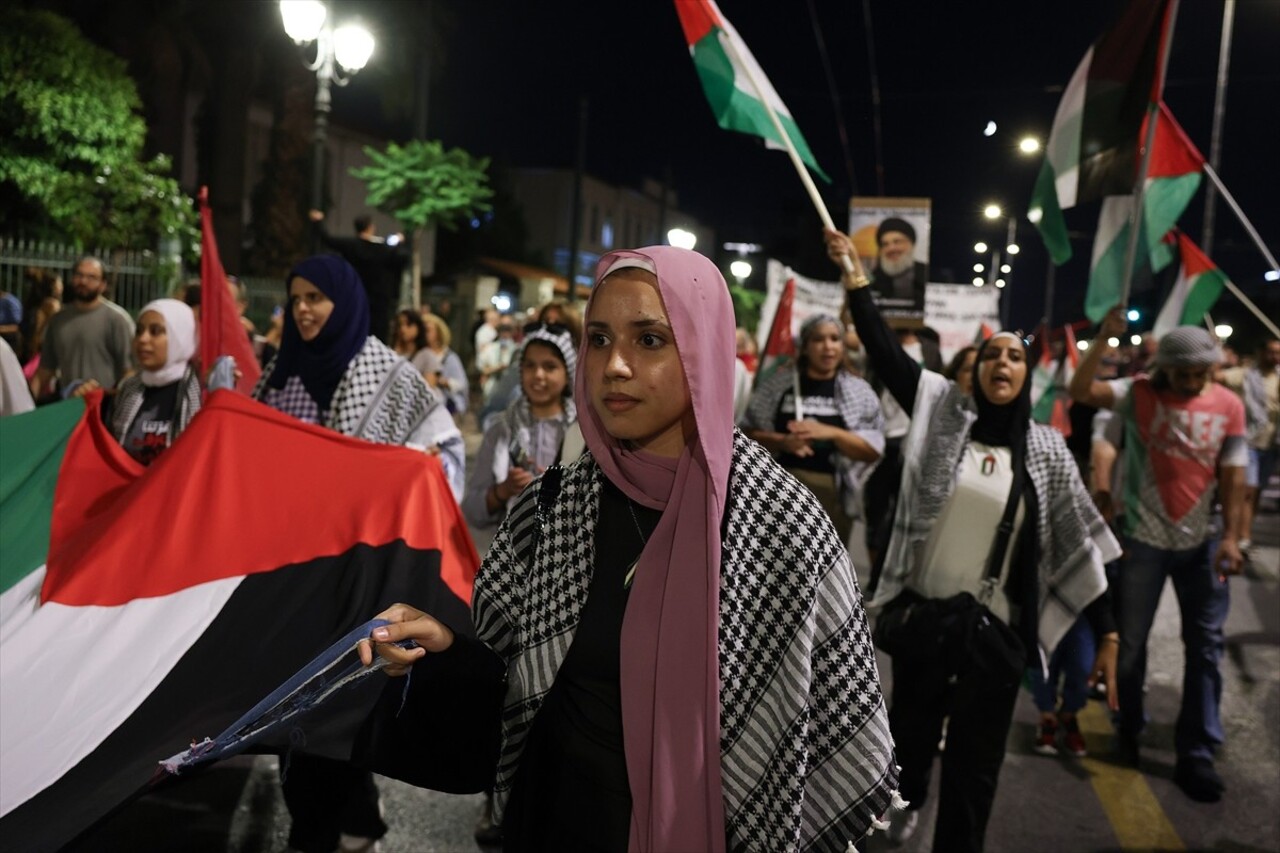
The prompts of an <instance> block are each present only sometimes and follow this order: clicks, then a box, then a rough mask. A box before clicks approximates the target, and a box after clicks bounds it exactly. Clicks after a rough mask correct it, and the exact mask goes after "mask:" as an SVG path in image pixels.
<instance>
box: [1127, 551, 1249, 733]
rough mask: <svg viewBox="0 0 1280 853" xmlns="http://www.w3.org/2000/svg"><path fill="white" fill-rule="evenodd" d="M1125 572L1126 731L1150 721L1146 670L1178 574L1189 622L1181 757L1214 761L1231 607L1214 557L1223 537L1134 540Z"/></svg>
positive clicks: (1177, 588)
mask: <svg viewBox="0 0 1280 853" xmlns="http://www.w3.org/2000/svg"><path fill="white" fill-rule="evenodd" d="M1125 550H1126V559H1125V562H1124V566H1123V567H1122V568H1121V570H1120V575H1119V581H1120V583H1119V601H1118V604H1119V610H1118V613H1117V618H1118V621H1119V623H1120V663H1119V688H1120V689H1119V692H1120V696H1119V698H1120V732H1121V734H1122V735H1125V736H1131V737H1136V736H1137V734H1138V733H1139V732H1141V731H1142V727H1143V724H1144V722H1145V720H1146V716H1145V712H1144V710H1143V705H1142V700H1143V696H1142V685H1143V682H1144V681H1145V680H1146V675H1147V636H1148V635H1149V634H1150V632H1151V623H1152V621H1153V620H1154V619H1155V614H1156V606H1157V605H1158V604H1159V603H1160V593H1161V591H1162V590H1163V589H1164V582H1165V578H1172V580H1173V590H1174V592H1175V593H1176V594H1177V596H1178V609H1179V611H1180V613H1181V619H1182V645H1183V649H1184V651H1185V653H1186V668H1185V670H1184V671H1183V676H1182V709H1181V711H1180V712H1179V713H1178V723H1177V728H1176V729H1175V733H1174V744H1175V747H1176V749H1177V752H1178V756H1179V757H1180V758H1184V757H1192V756H1195V757H1204V758H1212V757H1213V752H1214V748H1215V747H1217V746H1218V745H1219V744H1221V743H1222V718H1221V716H1220V715H1219V713H1218V706H1219V703H1220V702H1221V699H1222V673H1221V672H1220V671H1219V668H1218V667H1219V663H1220V661H1221V660H1222V651H1223V646H1224V641H1223V631H1222V627H1223V624H1224V623H1225V622H1226V620H1227V610H1228V608H1229V607H1230V604H1231V597H1230V591H1229V588H1228V586H1227V583H1226V581H1224V580H1220V579H1219V578H1218V572H1217V569H1216V568H1214V565H1213V558H1214V555H1215V554H1216V553H1217V551H1218V543H1217V540H1209V541H1206V542H1204V543H1203V544H1201V545H1198V546H1197V547H1195V548H1188V549H1186V550H1183V551H1168V550H1164V549H1161V548H1153V547H1152V546H1150V545H1147V544H1144V543H1142V542H1138V541H1137V540H1134V539H1128V540H1127V541H1126V542H1125Z"/></svg>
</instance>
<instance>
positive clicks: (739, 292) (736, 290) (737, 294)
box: [729, 284, 766, 333]
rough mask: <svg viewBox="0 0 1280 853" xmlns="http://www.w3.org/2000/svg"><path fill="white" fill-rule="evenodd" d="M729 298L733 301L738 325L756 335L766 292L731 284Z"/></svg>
mask: <svg viewBox="0 0 1280 853" xmlns="http://www.w3.org/2000/svg"><path fill="white" fill-rule="evenodd" d="M729 296H730V298H732V299H733V315H734V317H735V318H736V319H737V321H738V325H739V326H740V327H742V328H744V329H746V330H747V331H748V332H752V333H754V332H755V330H756V326H757V325H758V324H759V323H760V306H761V305H763V304H764V299H765V296H766V294H765V292H764V291H763V290H753V289H751V288H749V287H745V286H743V285H741V284H731V285H729Z"/></svg>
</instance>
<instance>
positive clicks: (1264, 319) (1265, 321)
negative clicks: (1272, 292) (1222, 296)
mask: <svg viewBox="0 0 1280 853" xmlns="http://www.w3.org/2000/svg"><path fill="white" fill-rule="evenodd" d="M1224 283H1225V284H1226V287H1227V290H1230V291H1231V292H1232V293H1233V294H1235V297H1236V299H1239V300H1240V302H1241V303H1242V304H1243V305H1244V307H1245V308H1248V309H1249V311H1250V312H1252V313H1253V316H1255V317H1257V318H1258V321H1259V322H1260V323H1262V325H1264V326H1266V327H1267V329H1269V330H1270V332H1271V334H1273V335H1275V336H1276V337H1277V338H1280V328H1276V324H1275V323H1273V322H1271V318H1269V317H1268V316H1267V315H1266V314H1264V313H1262V309H1261V308H1259V307H1258V306H1257V305H1254V304H1253V300H1252V299H1250V298H1249V297H1247V296H1245V295H1244V294H1243V293H1241V292H1240V288H1238V287H1236V286H1235V284H1233V283H1232V281H1231V279H1229V278H1225V279H1224Z"/></svg>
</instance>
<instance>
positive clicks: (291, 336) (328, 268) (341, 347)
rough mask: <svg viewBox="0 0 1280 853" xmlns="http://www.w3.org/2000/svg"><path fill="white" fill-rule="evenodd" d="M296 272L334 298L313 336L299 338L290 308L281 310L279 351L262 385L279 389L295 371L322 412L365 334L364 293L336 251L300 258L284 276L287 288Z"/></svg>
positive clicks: (361, 286)
mask: <svg viewBox="0 0 1280 853" xmlns="http://www.w3.org/2000/svg"><path fill="white" fill-rule="evenodd" d="M295 278H305V279H306V280H307V281H309V282H311V283H312V284H314V285H315V286H316V288H317V289H318V290H320V292H321V293H323V294H324V295H325V296H327V297H329V298H330V299H331V300H333V313H331V314H330V315H329V319H328V320H327V321H326V322H325V324H324V327H323V328H321V329H320V334H318V335H316V337H315V339H314V340H311V341H304V340H303V339H302V335H301V333H299V331H298V324H297V322H296V321H295V320H294V319H293V311H292V310H289V311H285V312H284V331H283V335H282V337H281V343H280V353H279V355H277V356H276V362H275V365H276V366H275V369H274V370H273V371H272V372H271V376H270V377H269V378H268V379H267V385H269V386H270V387H272V388H276V389H280V388H283V387H284V386H285V383H286V382H287V381H288V380H289V377H290V376H297V377H298V378H299V379H300V380H301V381H302V385H303V387H304V388H306V389H307V393H308V394H310V395H311V398H312V399H313V400H315V402H316V405H317V406H319V407H320V411H322V412H324V411H327V410H328V409H329V404H330V403H331V402H332V401H333V392H334V391H335V390H337V388H338V382H339V381H341V379H342V375H343V374H344V373H345V372H346V370H347V365H349V364H350V363H351V360H352V359H354V358H355V357H356V356H357V355H359V354H360V350H362V349H363V348H364V345H365V341H366V340H367V339H368V337H369V298H368V296H367V295H366V294H365V291H364V285H363V284H362V283H361V281H360V276H359V274H358V273H356V271H355V268H354V267H352V266H351V264H349V263H347V262H346V261H345V260H343V259H342V258H340V257H338V256H337V255H316V256H315V257H311V258H307V259H306V260H305V261H302V262H301V263H299V264H298V265H297V266H295V267H294V268H293V269H292V270H290V271H289V275H288V276H286V277H285V290H286V293H287V292H288V288H289V285H290V284H291V283H292V282H293V280H294V279H295Z"/></svg>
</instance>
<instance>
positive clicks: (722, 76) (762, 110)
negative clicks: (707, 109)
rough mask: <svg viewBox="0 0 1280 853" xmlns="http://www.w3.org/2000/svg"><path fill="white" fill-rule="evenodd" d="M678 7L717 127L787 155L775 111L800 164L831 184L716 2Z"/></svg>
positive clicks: (693, 0) (692, 1)
mask: <svg viewBox="0 0 1280 853" xmlns="http://www.w3.org/2000/svg"><path fill="white" fill-rule="evenodd" d="M675 3H676V14H677V15H679V16H680V26H681V28H682V29H683V30H684V38H685V41H686V42H687V43H688V45H689V53H690V54H691V55H692V56H693V66H694V68H695V69H697V72H698V79H699V80H701V81H702V88H703V91H704V92H705V93H706V95H707V101H708V102H709V103H710V104H711V112H713V113H715V117H716V122H718V123H719V125H720V126H721V127H723V128H724V129H725V130H736V131H738V132H739V133H747V134H751V135H753V136H759V137H762V138H763V139H764V144H765V145H766V146H767V147H769V148H777V149H782V150H785V148H786V144H785V143H784V142H783V139H782V137H781V135H780V134H779V133H778V128H777V127H776V126H775V125H774V123H773V120H772V119H770V118H769V111H770V110H772V111H773V113H774V114H775V115H776V116H777V117H778V121H779V123H781V125H782V128H783V130H785V131H786V134H787V137H788V138H789V139H790V140H791V144H792V146H794V147H795V149H796V153H797V154H798V155H800V159H801V160H803V161H804V164H805V165H806V166H808V167H809V168H810V169H811V170H812V171H813V173H814V174H815V175H817V176H818V177H820V178H822V180H824V181H826V182H827V183H830V182H831V179H830V178H828V177H827V173H826V172H824V171H822V169H821V168H820V167H819V166H818V161H817V160H816V159H814V156H813V152H812V151H810V150H809V143H807V142H805V140H804V136H803V135H801V133H800V128H799V127H798V126H797V125H796V122H795V119H793V118H792V117H791V111H790V110H788V109H787V105H786V104H784V103H782V98H780V97H778V93H777V92H776V91H775V90H774V88H773V84H772V83H770V82H769V78H768V77H766V76H765V74H764V71H763V70H761V68H760V65H759V64H758V63H757V62H756V60H755V57H754V56H752V55H751V51H750V50H748V49H747V45H746V43H745V42H744V41H743V40H742V37H741V36H739V35H738V31H737V30H735V29H734V28H733V24H731V23H729V21H728V20H727V19H726V18H725V16H724V15H722V14H721V13H720V7H718V6H717V5H716V4H715V2H714V0H675ZM766 104H767V105H768V106H767V107H766Z"/></svg>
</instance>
